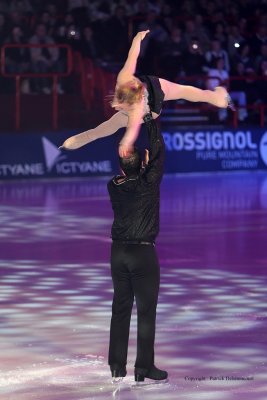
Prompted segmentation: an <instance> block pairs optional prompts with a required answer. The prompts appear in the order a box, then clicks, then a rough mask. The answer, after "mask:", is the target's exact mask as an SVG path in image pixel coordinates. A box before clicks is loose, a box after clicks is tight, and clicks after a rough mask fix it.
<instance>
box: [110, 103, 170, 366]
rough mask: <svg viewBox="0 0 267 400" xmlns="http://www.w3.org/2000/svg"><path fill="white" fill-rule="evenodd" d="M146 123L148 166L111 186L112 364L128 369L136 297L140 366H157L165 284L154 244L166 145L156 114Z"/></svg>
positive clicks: (145, 119) (149, 116)
mask: <svg viewBox="0 0 267 400" xmlns="http://www.w3.org/2000/svg"><path fill="white" fill-rule="evenodd" d="M154 104H155V103H154ZM153 108H154V107H153ZM154 109H155V108H154ZM156 112H157V111H156ZM144 121H145V125H146V128H147V130H148V136H149V143H150V158H149V162H148V165H147V166H146V168H145V169H144V170H142V171H140V173H139V174H138V175H137V176H131V177H124V178H123V177H115V178H113V179H112V180H111V181H110V182H109V183H108V191H109V195H110V199H111V203H112V208H113V211H114V222H113V226H112V234H111V236H112V239H113V243H112V249H111V275H112V280H113V286H114V297H113V304H112V318H111V327H110V345H109V360H108V362H109V365H110V366H112V367H113V368H114V366H116V367H118V368H123V367H125V365H126V363H127V351H128V339H129V327H130V319H131V311H132V305H133V301H134V297H135V299H136V306H137V317H138V331H137V357H136V362H135V367H136V368H145V369H149V368H150V367H152V366H153V365H154V339H155V320H156V307H157V300H158V291H159V281H160V270H159V263H158V259H157V254H156V251H155V247H154V245H155V239H156V236H157V234H158V231H159V196H160V191H159V187H160V182H161V178H162V174H163V161H164V150H165V147H164V141H163V138H162V135H161V134H160V132H159V129H158V127H157V125H156V123H155V121H154V120H153V119H152V116H151V114H147V115H146V116H145V117H144Z"/></svg>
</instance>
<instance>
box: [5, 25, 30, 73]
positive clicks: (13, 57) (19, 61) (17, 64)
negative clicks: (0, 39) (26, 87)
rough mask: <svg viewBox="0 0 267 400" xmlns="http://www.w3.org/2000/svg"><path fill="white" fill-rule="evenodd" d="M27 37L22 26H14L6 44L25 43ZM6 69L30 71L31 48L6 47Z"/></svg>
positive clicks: (20, 71)
mask: <svg viewBox="0 0 267 400" xmlns="http://www.w3.org/2000/svg"><path fill="white" fill-rule="evenodd" d="M25 43H26V38H25V34H24V33H23V31H22V29H21V27H20V26H14V27H13V28H12V31H11V34H10V36H9V37H8V38H7V40H6V44H17V45H20V44H25ZM5 54H6V71H7V72H9V73H13V74H15V73H23V72H28V70H29V65H30V54H29V49H28V48H25V47H14V48H12V47H9V48H7V49H6V52H5Z"/></svg>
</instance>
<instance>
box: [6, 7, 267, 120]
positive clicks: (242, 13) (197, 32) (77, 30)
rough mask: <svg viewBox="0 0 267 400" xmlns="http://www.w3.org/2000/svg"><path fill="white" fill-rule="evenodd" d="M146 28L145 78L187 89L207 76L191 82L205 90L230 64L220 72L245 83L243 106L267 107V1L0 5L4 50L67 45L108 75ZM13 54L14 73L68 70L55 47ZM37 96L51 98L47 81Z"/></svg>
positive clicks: (235, 87) (38, 86)
mask: <svg viewBox="0 0 267 400" xmlns="http://www.w3.org/2000/svg"><path fill="white" fill-rule="evenodd" d="M146 29H149V30H150V34H149V35H148V36H147V38H146V39H145V40H144V43H142V50H141V56H140V61H141V62H140V63H139V64H138V68H139V70H140V71H142V72H143V73H151V74H155V75H157V74H159V75H161V76H164V77H165V78H166V79H170V80H177V81H181V80H183V79H184V80H183V82H184V81H186V79H185V78H187V77H192V79H193V76H196V75H197V76H198V77H199V76H203V79H200V80H199V79H197V81H194V80H193V81H190V80H189V81H188V83H189V84H190V83H191V84H198V85H200V86H201V85H202V86H203V85H204V82H205V79H206V78H205V77H206V76H207V75H208V76H211V74H212V73H214V65H216V68H215V69H216V70H217V71H218V68H217V65H219V66H220V68H221V65H222V64H223V68H221V70H223V71H225V72H226V73H227V74H228V75H229V74H230V75H229V77H230V78H231V76H235V75H237V76H239V77H241V76H242V79H241V78H240V79H239V84H237V83H236V82H237V81H236V82H235V81H233V82H232V83H231V86H230V90H232V92H235V93H239V95H238V96H237V98H238V99H239V100H238V99H237V101H238V102H239V104H241V103H242V104H244V96H243V94H245V97H246V99H245V100H247V101H248V102H249V103H250V102H258V101H264V102H265V101H266V94H265V91H264V89H265V82H266V81H264V84H263V85H262V86H261V85H260V83H259V82H262V81H259V80H258V79H257V78H256V77H255V75H256V74H257V75H259V76H262V77H265V76H266V63H267V5H266V1H265V0H236V1H235V2H233V1H232V0H224V4H223V7H222V4H221V2H220V1H218V0H181V1H179V2H177V1H176V0H157V1H152V0H151V1H149V0H137V1H136V2H132V1H130V0H117V1H116V2H109V1H107V0H49V1H47V2H44V1H42V0H10V1H8V0H2V1H0V45H1V46H3V45H4V44H5V43H13V44H16V43H34V44H38V43H47V44H53V43H68V44H70V45H71V46H72V48H73V49H74V51H78V52H80V53H81V55H82V56H83V57H90V58H91V59H92V60H94V61H95V62H97V63H101V62H102V63H103V64H104V63H105V65H106V66H107V68H108V66H109V65H110V68H111V66H112V65H114V63H117V64H118V68H119V67H120V66H121V65H122V64H123V62H124V60H125V57H126V55H127V52H128V47H129V41H130V40H131V38H130V37H129V33H131V34H132V35H134V34H135V33H136V31H137V30H146ZM6 55H7V65H6V69H7V70H8V71H14V72H23V71H26V70H31V71H36V72H48V71H50V72H51V71H58V72H59V71H62V70H63V68H64V65H62V62H61V59H62V57H61V51H59V50H58V49H55V48H47V49H37V48H34V49H31V50H29V51H28V52H27V51H26V50H25V49H20V50H19V49H12V51H11V50H9V51H8V53H7V54H6ZM222 59H223V61H221V60H222ZM63 64H64V63H63ZM220 68H219V69H220ZM208 81H209V82H210V80H208ZM230 81H231V79H230ZM242 85H243V86H242ZM241 86H242V87H243V90H242V87H241ZM263 88H264V89H263ZM35 89H36V90H37V91H41V92H44V93H50V91H51V85H49V84H48V81H47V80H46V79H44V78H42V79H39V83H38V84H36V85H35ZM240 93H243V94H241V95H240ZM234 96H236V95H234ZM242 96H243V97H242ZM240 98H242V99H243V100H240ZM241 108H242V107H241ZM241 114H242V112H241ZM241 118H242V115H241V116H240V119H241Z"/></svg>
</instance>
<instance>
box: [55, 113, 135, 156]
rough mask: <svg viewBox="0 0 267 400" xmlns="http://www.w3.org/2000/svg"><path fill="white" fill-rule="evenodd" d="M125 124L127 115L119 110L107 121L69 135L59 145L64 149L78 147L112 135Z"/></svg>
mask: <svg viewBox="0 0 267 400" xmlns="http://www.w3.org/2000/svg"><path fill="white" fill-rule="evenodd" d="M127 124H128V116H127V115H125V114H124V113H123V112H121V111H119V112H117V113H116V114H114V115H113V116H112V117H111V118H110V119H109V120H108V121H105V122H103V123H102V124H100V125H98V126H97V127H96V128H93V129H89V130H88V131H85V132H82V133H79V134H77V135H74V136H71V137H69V138H68V139H67V140H65V142H64V143H63V144H62V146H60V148H62V149H65V150H75V149H79V148H80V147H82V146H85V145H86V144H88V143H90V142H93V141H94V140H96V139H99V138H103V137H105V136H109V135H112V134H113V133H115V132H117V130H119V129H120V128H125V127H126V126H127Z"/></svg>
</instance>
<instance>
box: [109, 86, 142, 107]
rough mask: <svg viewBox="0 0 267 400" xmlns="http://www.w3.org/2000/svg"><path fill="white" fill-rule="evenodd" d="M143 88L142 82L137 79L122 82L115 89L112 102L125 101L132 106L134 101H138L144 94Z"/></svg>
mask: <svg viewBox="0 0 267 400" xmlns="http://www.w3.org/2000/svg"><path fill="white" fill-rule="evenodd" d="M144 90H145V86H144V84H143V83H142V82H140V81H138V80H137V79H134V80H132V81H129V82H126V83H123V84H122V85H120V86H119V87H118V88H117V89H116V91H115V94H114V96H113V100H112V104H116V103H118V104H122V103H127V104H128V105H130V106H132V105H133V104H135V103H139V102H140V101H141V99H142V96H143V94H144Z"/></svg>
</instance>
